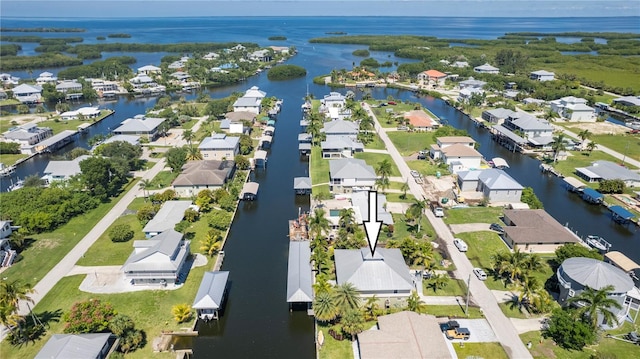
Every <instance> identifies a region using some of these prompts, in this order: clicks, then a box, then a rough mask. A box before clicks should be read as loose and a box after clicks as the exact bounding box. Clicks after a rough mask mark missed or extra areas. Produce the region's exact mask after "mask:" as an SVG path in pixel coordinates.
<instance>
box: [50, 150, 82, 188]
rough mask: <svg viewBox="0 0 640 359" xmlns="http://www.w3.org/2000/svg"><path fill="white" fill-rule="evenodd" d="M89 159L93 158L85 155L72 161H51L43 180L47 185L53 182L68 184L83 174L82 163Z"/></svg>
mask: <svg viewBox="0 0 640 359" xmlns="http://www.w3.org/2000/svg"><path fill="white" fill-rule="evenodd" d="M89 157H91V156H88V155H83V156H79V157H76V158H74V159H72V160H71V161H49V163H48V164H47V167H45V169H44V171H43V175H42V177H41V178H42V179H43V180H44V181H45V182H46V183H47V184H52V183H53V182H66V181H68V180H70V179H71V178H72V177H73V176H77V175H79V174H81V173H82V170H80V162H82V161H84V160H86V159H87V158H89Z"/></svg>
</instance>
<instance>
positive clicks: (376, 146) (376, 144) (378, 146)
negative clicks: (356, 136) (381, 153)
mask: <svg viewBox="0 0 640 359" xmlns="http://www.w3.org/2000/svg"><path fill="white" fill-rule="evenodd" d="M364 148H366V149H371V150H386V149H387V148H386V147H385V145H384V142H382V140H381V139H380V136H378V134H377V133H374V134H373V138H372V141H371V142H369V143H367V144H366V145H365V146H364Z"/></svg>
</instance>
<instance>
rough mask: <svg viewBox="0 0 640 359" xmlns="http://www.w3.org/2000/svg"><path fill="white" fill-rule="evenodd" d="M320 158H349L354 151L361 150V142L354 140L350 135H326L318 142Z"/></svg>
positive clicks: (362, 146) (362, 149) (362, 148)
mask: <svg viewBox="0 0 640 359" xmlns="http://www.w3.org/2000/svg"><path fill="white" fill-rule="evenodd" d="M320 148H322V158H342V157H345V158H351V157H353V154H354V153H356V152H363V151H364V145H363V144H362V142H358V141H357V140H354V139H353V137H351V136H327V137H326V139H325V140H324V141H322V142H320Z"/></svg>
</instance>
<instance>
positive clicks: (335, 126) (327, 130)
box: [320, 120, 360, 137]
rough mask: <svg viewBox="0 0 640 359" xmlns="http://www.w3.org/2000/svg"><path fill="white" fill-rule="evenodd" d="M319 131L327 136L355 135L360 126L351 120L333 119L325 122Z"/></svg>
mask: <svg viewBox="0 0 640 359" xmlns="http://www.w3.org/2000/svg"><path fill="white" fill-rule="evenodd" d="M320 131H321V132H323V133H324V134H325V135H327V136H351V137H357V136H358V133H359V132H360V126H358V124H357V123H355V122H353V121H345V120H334V121H329V122H325V123H324V125H323V127H322V129H321V130H320Z"/></svg>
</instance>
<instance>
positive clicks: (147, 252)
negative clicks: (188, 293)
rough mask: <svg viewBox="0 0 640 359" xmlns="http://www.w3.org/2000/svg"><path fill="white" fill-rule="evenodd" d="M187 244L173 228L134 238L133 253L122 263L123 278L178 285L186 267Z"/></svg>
mask: <svg viewBox="0 0 640 359" xmlns="http://www.w3.org/2000/svg"><path fill="white" fill-rule="evenodd" d="M190 243H191V242H190V241H187V240H184V238H183V235H182V233H180V232H176V231H175V230H173V229H168V230H166V231H164V232H162V233H160V234H158V235H157V236H155V237H153V238H152V239H145V240H142V241H134V242H133V253H131V255H130V256H129V258H128V259H127V261H126V262H125V263H124V265H123V266H122V271H123V272H124V276H125V278H126V279H127V280H128V281H130V283H131V284H133V285H152V284H158V285H167V284H178V283H179V282H180V281H181V278H184V276H185V272H186V271H188V270H189V268H188V267H187V266H185V262H186V259H187V257H188V256H189V253H190V248H189V247H190Z"/></svg>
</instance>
